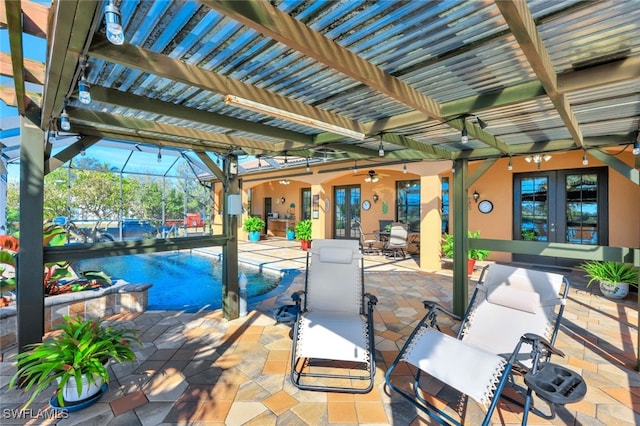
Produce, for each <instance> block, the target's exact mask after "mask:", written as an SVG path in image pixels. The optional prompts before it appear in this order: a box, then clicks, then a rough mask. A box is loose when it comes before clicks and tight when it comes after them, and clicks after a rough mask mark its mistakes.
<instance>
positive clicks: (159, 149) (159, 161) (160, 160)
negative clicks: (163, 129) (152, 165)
mask: <svg viewBox="0 0 640 426" xmlns="http://www.w3.org/2000/svg"><path fill="white" fill-rule="evenodd" d="M161 162H162V147H161V146H159V147H158V163H161Z"/></svg>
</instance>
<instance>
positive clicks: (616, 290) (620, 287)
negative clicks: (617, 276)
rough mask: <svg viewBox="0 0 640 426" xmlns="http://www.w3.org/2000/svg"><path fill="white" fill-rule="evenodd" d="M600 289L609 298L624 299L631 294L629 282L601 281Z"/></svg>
mask: <svg viewBox="0 0 640 426" xmlns="http://www.w3.org/2000/svg"><path fill="white" fill-rule="evenodd" d="M600 291H601V292H602V294H603V295H604V296H605V297H608V298H609V299H624V298H625V297H627V294H629V284H627V283H611V282H608V281H600Z"/></svg>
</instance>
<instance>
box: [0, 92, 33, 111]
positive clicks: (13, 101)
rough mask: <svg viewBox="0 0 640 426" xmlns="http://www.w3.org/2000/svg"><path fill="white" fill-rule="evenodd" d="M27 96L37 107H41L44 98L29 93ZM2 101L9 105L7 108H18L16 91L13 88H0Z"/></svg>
mask: <svg viewBox="0 0 640 426" xmlns="http://www.w3.org/2000/svg"><path fill="white" fill-rule="evenodd" d="M25 96H26V97H27V98H29V100H30V102H31V103H33V104H35V105H40V102H41V101H42V98H41V97H40V95H39V94H38V93H32V92H27V93H26V95H25ZM0 99H1V100H2V101H3V102H4V103H5V104H7V106H11V107H17V106H18V98H17V96H16V90H15V89H14V88H13V87H0Z"/></svg>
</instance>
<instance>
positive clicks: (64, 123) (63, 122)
mask: <svg viewBox="0 0 640 426" xmlns="http://www.w3.org/2000/svg"><path fill="white" fill-rule="evenodd" d="M60 128H61V129H62V130H64V131H65V132H68V131H69V130H71V122H70V121H69V114H67V107H64V108H62V114H60Z"/></svg>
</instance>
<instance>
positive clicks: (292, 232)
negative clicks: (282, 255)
mask: <svg viewBox="0 0 640 426" xmlns="http://www.w3.org/2000/svg"><path fill="white" fill-rule="evenodd" d="M295 237H296V230H295V229H294V228H292V227H289V228H287V240H293V239H295Z"/></svg>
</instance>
